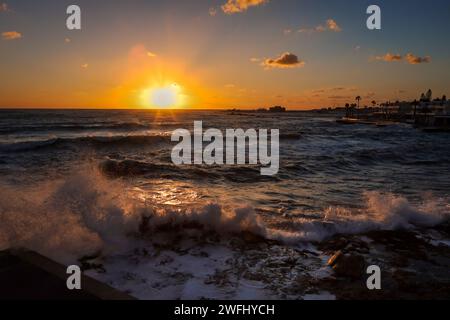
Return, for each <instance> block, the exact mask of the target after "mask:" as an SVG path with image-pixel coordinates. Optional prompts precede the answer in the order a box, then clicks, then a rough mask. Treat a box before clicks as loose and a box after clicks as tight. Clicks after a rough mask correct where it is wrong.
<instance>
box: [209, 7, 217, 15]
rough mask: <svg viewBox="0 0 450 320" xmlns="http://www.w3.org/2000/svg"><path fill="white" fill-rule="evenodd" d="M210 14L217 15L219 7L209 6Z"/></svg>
mask: <svg viewBox="0 0 450 320" xmlns="http://www.w3.org/2000/svg"><path fill="white" fill-rule="evenodd" d="M209 15H210V16H211V17H215V16H216V15H217V9H216V8H214V7H211V8H209Z"/></svg>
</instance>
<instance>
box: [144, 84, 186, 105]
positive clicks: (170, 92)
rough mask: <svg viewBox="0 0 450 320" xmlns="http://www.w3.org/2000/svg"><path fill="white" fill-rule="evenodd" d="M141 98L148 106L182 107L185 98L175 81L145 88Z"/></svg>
mask: <svg viewBox="0 0 450 320" xmlns="http://www.w3.org/2000/svg"><path fill="white" fill-rule="evenodd" d="M142 99H143V104H144V106H145V107H150V108H176V107H182V106H183V104H184V100H185V99H184V95H183V94H182V90H181V87H180V86H179V85H178V84H176V83H172V84H170V85H166V86H161V87H153V88H149V89H146V90H145V91H144V92H143V95H142Z"/></svg>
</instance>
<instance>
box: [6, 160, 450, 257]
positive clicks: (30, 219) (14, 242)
mask: <svg viewBox="0 0 450 320" xmlns="http://www.w3.org/2000/svg"><path fill="white" fill-rule="evenodd" d="M127 190H128V189H127V186H126V185H125V184H124V182H122V181H121V180H110V179H107V178H106V177H105V176H104V175H103V174H102V173H101V172H100V171H99V170H97V169H92V168H91V167H89V168H85V170H83V171H82V172H81V173H76V174H73V175H71V176H69V177H68V178H67V179H65V180H61V181H49V182H46V183H43V184H41V185H38V186H34V188H30V187H20V188H16V187H11V186H5V185H0V220H1V221H2V223H1V224H0V250H2V249H5V248H8V247H26V248H29V249H31V250H35V251H38V252H40V253H42V254H44V255H47V256H49V257H51V258H53V259H55V260H58V261H60V262H63V263H72V262H75V261H76V260H77V259H79V258H81V257H83V256H95V255H99V254H100V253H101V254H103V255H108V254H109V253H115V254H117V253H119V252H121V251H122V250H128V249H130V248H133V246H135V245H136V243H137V242H138V241H143V240H149V241H151V240H152V239H153V237H157V236H158V235H160V234H162V233H165V234H173V235H176V236H179V237H186V236H190V237H192V236H193V235H195V236H196V237H197V238H198V239H200V240H201V239H204V237H205V235H207V234H210V233H211V232H212V233H214V234H217V235H219V236H220V237H229V236H230V235H236V234H242V233H246V234H251V235H253V236H254V237H257V238H258V239H260V241H265V240H274V241H279V242H281V243H285V244H291V245H292V244H299V243H300V242H305V241H321V240H324V239H326V238H328V237H331V236H333V235H335V234H337V233H352V234H354V233H363V232H367V231H370V230H395V229H399V228H415V227H417V226H421V227H429V226H434V225H437V224H439V223H440V222H442V221H443V220H444V219H447V218H448V217H449V211H450V208H449V205H448V202H446V201H444V200H443V199H434V198H430V199H426V200H424V201H423V203H421V204H419V205H413V204H411V203H410V202H409V201H408V200H407V199H405V198H403V197H400V196H396V195H392V194H382V193H378V192H368V193H366V194H365V205H364V208H362V209H358V210H354V209H348V208H342V207H331V208H328V209H326V210H325V211H324V212H323V213H322V214H321V217H320V218H319V219H307V218H301V219H290V220H288V222H289V227H288V228H276V227H274V226H273V225H269V224H268V223H266V222H265V221H264V219H263V218H262V216H261V215H259V214H258V212H257V210H255V209H254V208H251V207H248V206H245V204H243V205H242V206H238V205H237V206H236V207H235V208H231V209H230V208H228V207H227V208H225V207H222V206H221V205H220V203H210V204H203V205H202V204H198V206H197V207H191V206H190V205H186V208H182V209H176V210H175V209H167V208H166V207H163V206H161V205H159V204H158V203H144V202H142V201H139V200H137V199H136V197H133V195H132V194H131V193H130V192H128V191H127ZM279 219H284V218H283V217H282V216H280V217H279ZM169 242H170V241H169ZM169 242H168V243H167V245H170V243H169Z"/></svg>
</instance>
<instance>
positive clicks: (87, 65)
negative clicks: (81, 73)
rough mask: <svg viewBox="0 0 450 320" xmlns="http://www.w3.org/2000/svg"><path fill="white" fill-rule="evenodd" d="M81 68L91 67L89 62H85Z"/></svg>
mask: <svg viewBox="0 0 450 320" xmlns="http://www.w3.org/2000/svg"><path fill="white" fill-rule="evenodd" d="M81 68H83V69H87V68H89V64H87V63H85V64H82V65H81Z"/></svg>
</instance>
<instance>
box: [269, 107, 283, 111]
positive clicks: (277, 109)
mask: <svg viewBox="0 0 450 320" xmlns="http://www.w3.org/2000/svg"><path fill="white" fill-rule="evenodd" d="M269 112H286V108H284V107H281V106H275V107H272V108H270V109H269Z"/></svg>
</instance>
